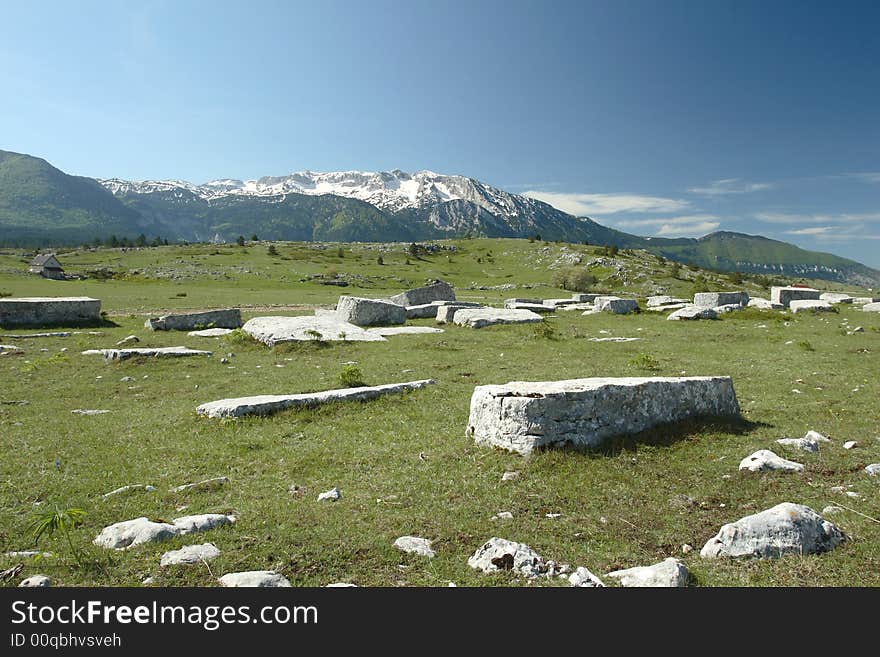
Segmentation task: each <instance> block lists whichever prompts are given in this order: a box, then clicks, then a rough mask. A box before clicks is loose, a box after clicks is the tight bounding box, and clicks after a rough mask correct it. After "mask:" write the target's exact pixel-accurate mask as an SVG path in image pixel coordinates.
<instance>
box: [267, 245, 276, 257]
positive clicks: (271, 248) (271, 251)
mask: <svg viewBox="0 0 880 657" xmlns="http://www.w3.org/2000/svg"><path fill="white" fill-rule="evenodd" d="M266 254H267V255H270V256H277V255H278V249H276V248H275V245H274V244H270V245H269V248H268V249H266Z"/></svg>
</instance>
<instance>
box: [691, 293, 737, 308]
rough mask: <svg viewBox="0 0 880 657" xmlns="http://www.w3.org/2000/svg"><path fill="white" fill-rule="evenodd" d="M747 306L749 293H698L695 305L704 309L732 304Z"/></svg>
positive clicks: (695, 296) (695, 297)
mask: <svg viewBox="0 0 880 657" xmlns="http://www.w3.org/2000/svg"><path fill="white" fill-rule="evenodd" d="M733 303H735V304H738V305H740V306H745V305H747V304H748V303H749V293H748V292H697V293H696V294H695V295H694V305H695V306H700V307H702V308H716V307H718V306H727V305H730V304H733Z"/></svg>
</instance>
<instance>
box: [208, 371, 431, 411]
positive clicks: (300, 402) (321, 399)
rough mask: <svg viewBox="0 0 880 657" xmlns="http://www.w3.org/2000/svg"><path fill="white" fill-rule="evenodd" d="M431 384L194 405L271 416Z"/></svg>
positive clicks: (415, 382) (360, 399)
mask: <svg viewBox="0 0 880 657" xmlns="http://www.w3.org/2000/svg"><path fill="white" fill-rule="evenodd" d="M433 383H434V381H433V380H431V379H425V380H422V381H409V382H408V383H389V384H386V385H381V386H362V387H360V388H341V389H339V390H324V391H323V392H310V393H303V394H295V395H256V396H253V397H237V398H233V399H220V400H218V401H213V402H208V403H207V404H202V405H201V406H199V407H198V408H196V413H197V414H198V415H206V416H207V417H214V418H223V417H241V416H243V415H271V414H272V413H277V412H278V411H283V410H285V409H287V408H294V407H312V406H319V405H321V404H328V403H330V402H340V401H366V400H369V399H376V398H377V397H381V396H383V395H390V394H395V393H401V392H405V391H407V390H418V389H419V388H424V387H425V386H428V385H432V384H433Z"/></svg>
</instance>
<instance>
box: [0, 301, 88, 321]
mask: <svg viewBox="0 0 880 657" xmlns="http://www.w3.org/2000/svg"><path fill="white" fill-rule="evenodd" d="M100 322H101V301H100V299H92V298H90V297H19V298H14V297H11V298H5V299H0V326H2V327H12V326H17V327H33V328H39V327H42V326H82V325H88V324H98V323H100Z"/></svg>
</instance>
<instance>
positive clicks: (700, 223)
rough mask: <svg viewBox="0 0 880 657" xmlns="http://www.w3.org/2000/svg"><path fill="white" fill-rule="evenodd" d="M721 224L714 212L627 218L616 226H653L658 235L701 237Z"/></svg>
mask: <svg viewBox="0 0 880 657" xmlns="http://www.w3.org/2000/svg"><path fill="white" fill-rule="evenodd" d="M720 225H721V221H720V217H717V216H715V215H714V214H689V215H683V216H680V217H658V218H656V219H626V220H622V221H615V222H614V226H615V227H616V228H628V229H636V230H638V229H639V228H652V229H654V235H656V236H657V237H700V236H701V235H705V234H706V233H711V232H712V231H714V230H716V229H717V228H718V227H719V226H720Z"/></svg>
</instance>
